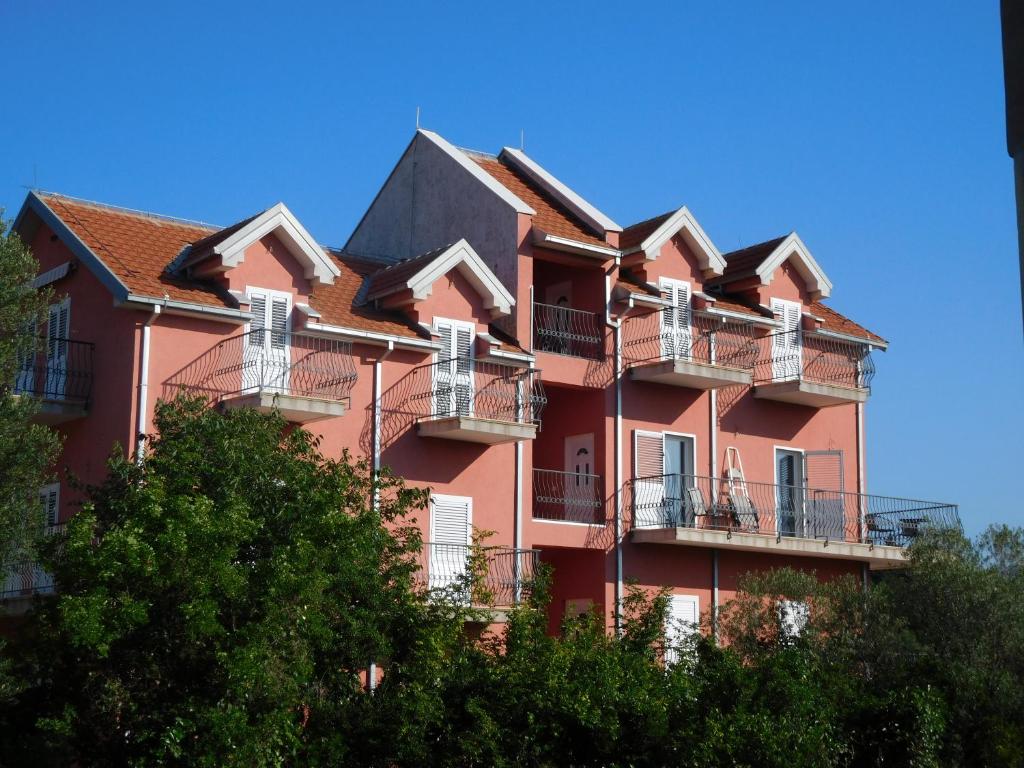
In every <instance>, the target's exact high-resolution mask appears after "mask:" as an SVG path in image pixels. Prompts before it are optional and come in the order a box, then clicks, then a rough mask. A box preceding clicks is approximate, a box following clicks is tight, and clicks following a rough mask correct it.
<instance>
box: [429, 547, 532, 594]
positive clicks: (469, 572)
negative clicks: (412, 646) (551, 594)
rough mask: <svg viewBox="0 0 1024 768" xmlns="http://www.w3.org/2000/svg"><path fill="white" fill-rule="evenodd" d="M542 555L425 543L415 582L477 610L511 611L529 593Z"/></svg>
mask: <svg viewBox="0 0 1024 768" xmlns="http://www.w3.org/2000/svg"><path fill="white" fill-rule="evenodd" d="M539 555H540V552H539V550H536V549H513V548H511V547H496V546H495V547H491V546H485V545H473V546H470V545H460V544H438V543H432V542H430V543H426V544H424V545H423V550H422V552H421V555H420V563H419V565H420V570H419V571H418V572H417V574H416V581H417V583H419V584H420V586H422V587H424V588H426V589H427V590H428V591H429V592H431V593H433V594H435V595H437V596H440V597H447V598H449V599H452V600H453V601H455V602H457V603H461V604H464V605H467V606H473V607H477V608H481V607H483V608H492V609H493V608H499V609H500V608H508V607H511V606H513V605H515V604H517V603H518V602H519V601H520V600H522V599H523V597H524V596H526V595H527V594H528V590H529V589H530V586H531V584H532V583H533V578H534V575H535V574H536V572H537V562H538V558H539Z"/></svg>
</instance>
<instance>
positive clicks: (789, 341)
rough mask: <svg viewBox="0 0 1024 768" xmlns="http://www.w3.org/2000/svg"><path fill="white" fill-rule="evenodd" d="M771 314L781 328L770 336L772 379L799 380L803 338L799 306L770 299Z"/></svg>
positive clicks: (781, 300)
mask: <svg viewBox="0 0 1024 768" xmlns="http://www.w3.org/2000/svg"><path fill="white" fill-rule="evenodd" d="M772 312H774V313H775V316H776V317H778V318H779V320H780V321H781V323H782V328H780V329H779V330H777V331H776V332H775V333H773V334H772V337H771V338H772V378H773V379H774V380H776V381H784V380H787V379H798V378H800V371H801V369H802V363H803V338H802V333H801V331H800V322H801V320H800V317H801V309H800V304H799V303H797V302H795V301H786V300H785V299H772Z"/></svg>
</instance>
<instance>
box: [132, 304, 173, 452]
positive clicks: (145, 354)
mask: <svg viewBox="0 0 1024 768" xmlns="http://www.w3.org/2000/svg"><path fill="white" fill-rule="evenodd" d="M164 301H165V302H166V301H167V300H166V299H164ZM162 309H163V307H162V306H161V305H160V304H154V305H153V311H152V312H151V313H150V315H149V317H148V318H147V319H146V322H145V323H143V324H142V355H141V360H140V363H139V365H140V369H139V412H138V415H137V418H136V423H135V462H136V463H137V464H139V465H140V466H141V464H142V460H143V451H144V450H145V448H146V411H147V410H148V409H149V328H150V326H151V325H153V322H154V321H155V320H156V319H157V317H158V316H159V315H160V312H161V311H162Z"/></svg>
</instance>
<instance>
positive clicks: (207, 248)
mask: <svg viewBox="0 0 1024 768" xmlns="http://www.w3.org/2000/svg"><path fill="white" fill-rule="evenodd" d="M15 226H16V229H17V231H18V232H20V233H21V235H22V237H23V238H24V239H25V240H26V242H28V243H29V244H30V245H31V247H32V249H33V251H34V253H35V254H36V256H37V258H38V259H39V260H40V264H41V274H40V275H39V278H38V279H37V283H38V284H39V285H49V286H50V287H52V288H53V290H54V293H55V296H57V297H58V303H56V304H55V305H54V306H53V307H52V308H51V313H50V324H49V328H48V333H47V336H48V338H47V340H46V343H45V344H41V348H40V351H39V354H38V355H37V356H36V358H35V359H33V360H30V361H26V365H25V368H24V369H23V371H22V372H21V374H20V375H19V379H18V381H17V382H16V387H17V388H18V389H19V390H20V391H21V392H24V393H25V394H26V395H31V396H35V397H38V398H40V400H41V401H42V409H41V414H40V418H41V419H42V420H45V421H46V422H48V423H51V424H55V425H58V428H59V429H60V430H61V431H62V433H63V434H64V435H65V453H64V457H63V461H64V463H66V464H67V465H68V466H70V467H71V468H72V469H73V470H74V471H75V472H77V473H78V474H79V475H80V476H81V477H82V478H84V479H85V480H86V481H96V480H98V479H99V478H100V477H101V475H102V473H103V471H104V460H105V458H106V456H107V454H108V453H109V451H110V447H111V445H112V444H113V443H114V442H115V441H117V442H119V443H121V444H122V445H123V446H127V447H129V448H130V449H133V450H137V448H138V446H139V444H140V443H139V440H140V437H139V436H140V435H144V434H145V433H147V432H148V431H150V430H151V422H152V414H153V407H154V404H155V402H156V401H157V399H158V398H160V397H170V396H173V394H174V393H176V392H178V391H179V390H180V389H182V388H185V389H188V390H190V391H193V392H200V393H203V394H205V395H207V396H208V397H209V398H210V400H211V401H212V402H213V403H214V404H215V405H216V407H221V408H235V407H242V406H253V407H256V408H261V409H270V408H275V407H276V408H278V409H280V411H281V412H282V413H283V414H284V415H285V416H286V417H287V418H288V419H289V420H291V421H293V422H296V423H300V424H302V425H303V426H304V427H305V428H307V429H309V430H311V431H313V432H315V433H318V434H319V435H321V436H322V438H323V440H322V445H323V446H324V448H325V450H326V451H328V452H329V453H332V454H337V455H340V453H341V451H342V450H343V449H344V448H348V449H349V450H350V451H351V452H352V453H353V454H355V455H357V456H359V455H362V456H366V457H368V458H370V459H371V460H372V462H373V464H374V465H375V466H384V465H386V466H388V467H390V468H391V469H392V470H393V471H394V472H395V473H397V474H398V475H400V476H402V477H405V478H406V479H407V480H408V481H409V482H410V483H411V484H414V485H419V486H423V487H428V488H430V491H431V503H430V506H429V512H428V514H425V515H423V516H422V519H421V520H420V521H419V522H420V524H421V525H422V529H423V534H424V539H425V540H426V541H428V542H429V545H428V546H427V547H426V552H425V553H424V578H425V579H428V580H429V583H430V584H431V585H434V586H443V585H445V584H448V583H451V582H452V581H453V580H454V579H456V578H457V577H458V576H459V575H460V574H461V573H463V572H464V571H465V568H466V555H467V552H468V544H469V543H470V540H471V538H472V534H473V531H474V529H476V530H489V531H494V534H493V536H492V537H491V538H490V539H488V540H487V542H486V544H487V546H489V547H492V549H489V550H488V553H489V560H490V563H491V569H490V572H489V575H488V580H489V587H490V591H492V592H493V593H494V594H495V595H496V597H497V599H498V602H499V603H502V604H506V605H507V604H511V603H512V602H514V601H515V600H516V599H517V598H518V597H519V596H520V589H521V585H522V581H523V579H524V578H525V577H527V576H528V575H529V573H530V571H531V569H532V568H533V567H534V565H535V562H536V561H537V559H539V560H542V561H544V562H546V563H549V564H551V566H552V567H553V569H554V600H553V604H552V608H551V623H552V627H553V628H554V627H556V626H557V624H558V622H559V621H560V619H561V618H562V616H564V615H566V614H571V613H575V612H579V611H582V610H587V609H595V610H599V611H601V612H603V614H604V615H605V616H606V617H607V621H608V623H609V626H611V625H612V624H613V622H614V620H615V618H614V617H615V607H616V605H617V601H618V599H619V598H620V597H621V594H622V589H623V584H624V583H625V582H627V581H636V582H637V583H639V584H641V585H645V586H648V587H650V588H652V589H654V588H657V587H659V586H662V585H665V586H668V587H669V588H670V589H671V590H672V593H673V600H672V603H671V609H672V614H673V616H674V617H675V618H676V619H678V620H680V621H688V620H692V619H693V618H694V617H695V616H697V615H698V614H699V613H701V612H705V611H707V610H709V609H713V608H714V607H715V606H716V605H718V604H720V603H721V602H723V601H725V600H727V599H729V598H730V597H731V596H732V595H733V594H734V592H735V589H736V585H737V579H738V577H739V575H740V574H742V573H744V572H746V571H749V570H755V569H763V568H769V567H773V566H780V565H791V566H795V567H800V568H806V569H813V570H815V571H816V572H817V573H818V574H819V575H820V576H822V577H828V576H829V575H833V574H840V573H852V574H856V575H858V576H863V577H865V578H866V577H867V574H868V571H870V570H877V569H887V568H894V567H898V566H899V565H900V563H901V561H902V559H903V547H904V546H905V545H906V544H907V543H909V542H910V541H912V540H913V538H914V537H915V536H916V535H918V533H919V532H920V531H921V530H922V529H923V528H924V527H926V526H928V525H935V524H957V511H956V508H955V507H952V506H950V505H946V504H938V503H930V502H920V501H913V500H906V499H897V498H886V497H877V496H871V495H868V494H867V493H866V485H865V478H866V474H867V473H866V468H865V465H864V455H865V451H864V440H865V417H864V411H865V406H866V403H867V400H868V397H869V392H870V390H869V384H870V382H871V378H872V375H873V372H874V369H873V366H872V363H871V353H872V352H873V351H874V350H884V349H885V348H886V346H887V344H886V341H885V340H884V339H882V338H881V337H879V336H878V335H876V334H874V333H872V332H871V331H868V330H867V329H865V328H863V327H862V326H860V325H858V324H857V323H855V322H854V321H852V320H850V319H847V318H845V317H843V316H842V315H840V314H838V313H837V312H835V311H834V310H832V309H830V308H829V307H828V306H827V305H826V304H825V303H823V302H825V301H826V300H827V299H828V297H829V295H830V293H831V291H832V288H833V286H832V283H831V282H830V281H829V279H828V277H827V275H826V274H825V272H824V270H823V269H822V267H821V265H819V263H818V262H817V260H816V259H815V258H814V257H813V256H812V255H811V253H810V251H809V250H808V248H807V246H806V245H805V244H804V243H803V241H801V239H800V238H799V237H798V236H797V235H796V234H795V233H791V234H789V235H786V236H783V237H780V238H777V239H774V240H770V241H768V242H764V243H760V244H757V245H753V246H750V247H748V248H744V249H742V250H739V251H735V252H732V253H725V254H723V253H721V252H720V251H719V250H718V248H716V246H715V244H714V242H713V241H712V240H711V238H710V237H709V236H708V234H707V233H706V232H705V231H704V230H703V229H702V228H701V226H700V224H699V223H698V222H697V220H696V219H695V218H694V216H693V215H692V214H691V212H690V211H689V210H687V209H686V208H685V207H683V208H680V209H678V210H675V211H670V212H668V213H666V214H663V215H661V216H657V217H654V218H652V219H649V220H647V221H643V222H640V223H638V224H634V225H632V226H629V227H625V228H623V227H620V226H619V225H618V224H616V223H615V222H614V221H612V220H611V219H610V218H608V216H606V215H605V214H603V213H602V212H601V211H599V210H597V209H596V208H595V207H594V206H593V205H591V204H590V203H588V202H587V201H586V200H584V199H582V198H581V197H580V196H579V195H577V194H576V193H575V192H573V191H572V190H571V189H569V188H568V187H566V186H565V185H564V184H563V183H562V182H560V181H559V180H557V179H555V178H554V177H553V176H551V174H549V173H548V172H547V171H545V170H544V169H543V168H541V167H540V166H538V165H537V164H536V163H535V162H534V161H533V160H532V159H530V158H529V157H527V156H526V155H525V154H524V153H523V152H521V151H519V150H515V149H509V148H505V149H503V150H502V151H501V152H500V153H499V154H498V155H497V156H492V155H485V154H481V153H477V152H471V151H467V150H461V149H458V148H456V147H454V146H452V145H451V144H449V143H448V142H447V141H445V140H444V139H443V138H441V137H440V136H438V135H436V134H434V133H431V132H428V131H417V133H416V134H415V136H414V137H413V139H412V141H411V142H410V144H409V146H408V147H407V148H406V150H405V152H404V153H403V154H402V156H401V158H400V159H399V161H398V164H397V165H396V166H395V168H394V169H393V170H392V171H391V174H390V175H389V176H388V177H387V179H386V181H385V182H384V184H383V186H382V187H381V189H380V191H379V192H378V193H377V196H376V197H375V198H374V200H373V201H372V203H371V204H370V207H369V209H368V210H367V211H366V213H365V215H364V216H363V218H362V220H361V221H360V223H359V224H358V226H357V227H356V229H355V231H354V232H353V233H352V235H351V237H350V238H349V240H348V243H347V244H346V246H345V248H344V250H342V251H335V250H331V249H327V248H324V247H322V246H320V245H318V244H317V243H316V241H315V240H314V239H313V238H312V237H311V236H310V235H309V233H308V232H307V231H306V230H305V229H304V228H303V226H302V224H301V223H300V222H299V220H298V219H297V218H296V217H295V216H294V215H293V214H292V213H291V211H289V210H288V208H286V207H285V206H284V205H283V204H278V205H276V206H274V207H272V208H270V209H268V210H266V211H263V212H260V213H257V214H256V215H254V216H252V217H251V218H248V219H246V220H244V221H241V222H238V223H236V224H233V225H231V226H229V227H226V228H223V229H221V228H217V227H211V226H207V225H204V224H199V223H194V222H188V221H182V220H178V219H173V218H169V217H164V216H158V215H155V214H148V213H141V212H137V211H131V210H125V209H121V208H116V207H112V206H107V205H101V204H97V203H92V202H86V201H81V200H76V199H73V198H69V197H64V196H60V195H55V194H45V193H32V194H30V195H29V196H28V199H27V200H26V202H25V204H24V206H23V208H22V210H21V212H20V213H19V215H18V217H17V220H16V223H15ZM542 377H543V378H542ZM43 493H44V497H45V499H46V502H47V503H48V504H49V505H50V509H51V519H52V522H53V523H54V524H59V522H60V521H63V520H64V519H66V517H67V516H68V515H69V514H71V513H72V510H73V509H74V504H75V501H76V500H75V499H74V498H73V492H72V491H71V490H70V489H69V488H67V487H66V486H63V485H57V486H53V487H49V488H47V489H44V490H43ZM51 589H53V585H52V584H50V583H48V582H47V579H46V575H45V574H43V573H41V572H39V571H37V570H34V569H31V568H22V569H19V571H18V572H17V573H12V574H11V575H10V576H9V577H8V579H7V584H6V591H5V594H6V596H7V598H8V599H14V598H19V597H23V596H25V595H28V594H31V593H32V592H33V591H47V590H51Z"/></svg>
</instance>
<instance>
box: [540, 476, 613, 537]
mask: <svg viewBox="0 0 1024 768" xmlns="http://www.w3.org/2000/svg"><path fill="white" fill-rule="evenodd" d="M533 516H534V518H536V519H538V520H560V521H563V522H568V523H590V524H592V525H603V524H604V522H605V509H604V488H603V484H602V482H601V476H600V475H588V474H583V473H581V472H559V471H557V470H553V469H535V470H533Z"/></svg>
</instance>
